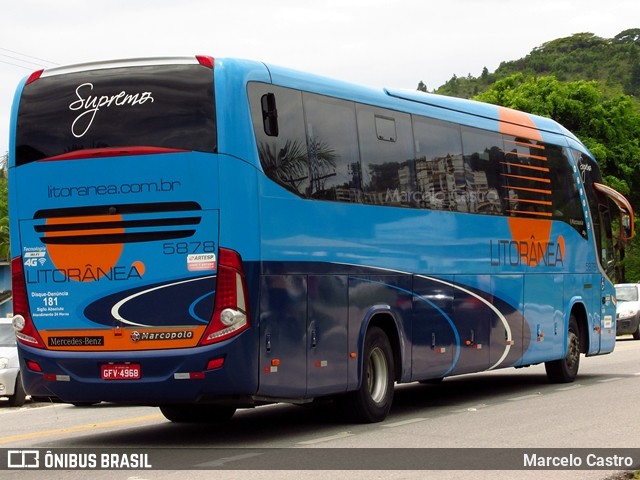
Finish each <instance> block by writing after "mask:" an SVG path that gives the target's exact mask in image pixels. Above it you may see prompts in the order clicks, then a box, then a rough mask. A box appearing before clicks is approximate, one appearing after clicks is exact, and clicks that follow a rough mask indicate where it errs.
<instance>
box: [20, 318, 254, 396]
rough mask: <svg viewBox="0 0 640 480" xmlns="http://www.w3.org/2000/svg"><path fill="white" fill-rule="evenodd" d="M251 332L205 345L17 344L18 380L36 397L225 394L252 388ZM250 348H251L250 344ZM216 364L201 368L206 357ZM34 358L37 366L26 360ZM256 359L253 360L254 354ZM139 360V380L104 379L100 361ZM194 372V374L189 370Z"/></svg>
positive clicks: (237, 394) (237, 393)
mask: <svg viewBox="0 0 640 480" xmlns="http://www.w3.org/2000/svg"><path fill="white" fill-rule="evenodd" d="M252 337H253V335H252V332H251V331H247V332H244V333H243V334H241V335H239V336H238V337H236V338H234V339H231V340H228V341H226V342H221V343H220V344H215V345H210V346H206V347H196V348H189V349H175V350H152V351H144V352H68V351H67V352H59V351H51V350H41V349H35V348H31V347H28V346H25V345H20V346H19V352H20V365H21V368H22V372H23V373H22V377H23V384H24V387H25V390H26V392H27V393H29V394H31V395H32V396H37V397H57V398H59V399H60V400H62V401H63V402H69V403H81V402H82V403H85V402H90V403H97V402H101V401H105V402H114V403H126V404H139V405H162V404H167V403H193V402H199V401H203V400H206V401H216V400H218V399H219V400H224V399H227V400H228V399H229V398H234V397H236V396H237V397H239V396H243V395H252V394H255V393H256V391H257V388H258V374H257V372H258V368H257V365H256V364H255V363H251V362H252V358H254V357H255V355H251V354H247V352H248V351H251V352H254V351H255V349H256V348H257V347H256V344H255V342H254V341H253V340H252ZM249 349H251V350H249ZM220 358H223V359H224V363H223V365H222V366H221V367H219V368H215V369H212V370H206V367H207V364H208V363H209V361H210V360H214V359H220ZM27 361H30V362H36V363H37V364H38V365H39V366H40V368H41V369H42V371H41V372H36V371H34V370H33V369H31V368H29V367H28V366H27ZM253 361H254V362H255V360H253ZM110 362H113V363H125V362H130V363H135V364H139V365H140V371H141V378H140V379H138V380H103V379H102V378H101V366H102V365H103V364H105V363H110ZM193 374H195V375H193Z"/></svg>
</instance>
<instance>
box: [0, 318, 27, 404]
mask: <svg viewBox="0 0 640 480" xmlns="http://www.w3.org/2000/svg"><path fill="white" fill-rule="evenodd" d="M0 397H8V398H9V405H11V406H14V407H19V406H21V405H23V404H24V401H25V397H26V395H25V392H24V387H23V386H22V378H20V364H19V363H18V347H17V346H16V334H15V332H14V330H13V325H12V323H11V320H10V319H8V318H0Z"/></svg>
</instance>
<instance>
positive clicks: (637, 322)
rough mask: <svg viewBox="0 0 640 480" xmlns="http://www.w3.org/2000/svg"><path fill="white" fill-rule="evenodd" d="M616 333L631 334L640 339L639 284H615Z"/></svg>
mask: <svg viewBox="0 0 640 480" xmlns="http://www.w3.org/2000/svg"><path fill="white" fill-rule="evenodd" d="M616 299H617V300H618V304H617V306H616V335H626V334H628V333H631V334H633V338H634V339H636V340H640V284H638V283H619V284H618V285H616Z"/></svg>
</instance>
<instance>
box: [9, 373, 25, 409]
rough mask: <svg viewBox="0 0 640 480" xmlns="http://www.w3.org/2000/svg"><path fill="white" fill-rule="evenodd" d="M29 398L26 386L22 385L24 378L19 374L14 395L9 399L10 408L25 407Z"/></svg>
mask: <svg viewBox="0 0 640 480" xmlns="http://www.w3.org/2000/svg"><path fill="white" fill-rule="evenodd" d="M26 398H27V394H26V393H25V391H24V386H23V385H22V376H21V375H20V374H19V373H18V376H17V377H16V386H15V389H14V391H13V395H11V396H10V397H9V406H11V407H21V406H22V405H24V401H25V399H26Z"/></svg>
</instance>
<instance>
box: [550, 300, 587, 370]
mask: <svg viewBox="0 0 640 480" xmlns="http://www.w3.org/2000/svg"><path fill="white" fill-rule="evenodd" d="M544 367H545V370H546V371H547V378H549V380H550V381H551V382H553V383H571V382H573V381H574V380H575V379H576V377H577V376H578V368H579V367H580V329H579V328H578V321H577V320H576V317H575V316H574V315H573V313H572V314H571V316H570V317H569V329H568V332H567V355H566V356H565V357H564V358H561V359H560V360H554V361H552V362H546V363H545V364H544Z"/></svg>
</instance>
